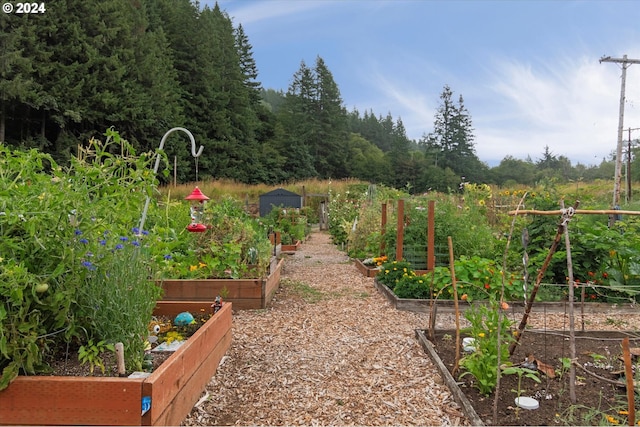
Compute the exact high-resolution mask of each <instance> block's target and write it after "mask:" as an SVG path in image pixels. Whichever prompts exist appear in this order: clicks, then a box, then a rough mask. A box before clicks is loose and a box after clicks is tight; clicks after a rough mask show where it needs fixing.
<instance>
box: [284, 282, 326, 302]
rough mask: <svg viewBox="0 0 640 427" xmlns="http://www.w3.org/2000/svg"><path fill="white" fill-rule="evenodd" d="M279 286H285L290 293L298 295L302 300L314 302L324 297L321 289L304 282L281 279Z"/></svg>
mask: <svg viewBox="0 0 640 427" xmlns="http://www.w3.org/2000/svg"><path fill="white" fill-rule="evenodd" d="M280 286H282V287H285V288H287V289H288V290H289V291H290V292H291V293H293V294H295V295H297V296H299V297H300V298H302V299H303V300H304V302H306V303H309V304H315V303H317V302H319V301H321V300H323V299H324V298H325V294H324V293H323V292H322V291H319V290H317V289H316V288H313V287H311V286H309V285H307V284H306V283H304V282H296V281H293V280H286V279H285V280H282V281H281V282H280Z"/></svg>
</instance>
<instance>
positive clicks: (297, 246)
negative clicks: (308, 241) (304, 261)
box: [280, 240, 302, 252]
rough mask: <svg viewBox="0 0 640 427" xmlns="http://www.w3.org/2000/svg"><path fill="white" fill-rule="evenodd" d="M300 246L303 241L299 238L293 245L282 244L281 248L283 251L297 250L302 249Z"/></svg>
mask: <svg viewBox="0 0 640 427" xmlns="http://www.w3.org/2000/svg"><path fill="white" fill-rule="evenodd" d="M300 246H302V242H301V241H300V240H298V241H296V243H294V244H293V245H280V250H281V251H282V252H295V251H297V250H298V249H300Z"/></svg>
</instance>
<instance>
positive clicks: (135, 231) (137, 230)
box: [131, 227, 140, 234]
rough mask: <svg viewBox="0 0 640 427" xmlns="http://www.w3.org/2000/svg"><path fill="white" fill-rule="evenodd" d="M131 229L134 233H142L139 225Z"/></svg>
mask: <svg viewBox="0 0 640 427" xmlns="http://www.w3.org/2000/svg"><path fill="white" fill-rule="evenodd" d="M131 231H132V232H133V234H140V229H139V228H138V227H133V228H132V229H131Z"/></svg>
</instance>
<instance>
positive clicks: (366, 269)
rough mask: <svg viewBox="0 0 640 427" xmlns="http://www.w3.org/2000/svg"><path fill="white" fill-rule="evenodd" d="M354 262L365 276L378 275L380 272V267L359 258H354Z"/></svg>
mask: <svg viewBox="0 0 640 427" xmlns="http://www.w3.org/2000/svg"><path fill="white" fill-rule="evenodd" d="M354 263H355V265H356V268H357V269H358V271H359V272H360V273H362V274H363V275H364V277H376V275H377V274H378V273H379V272H380V269H378V268H375V267H371V266H368V265H364V264H363V263H362V261H361V260H359V259H356V260H354Z"/></svg>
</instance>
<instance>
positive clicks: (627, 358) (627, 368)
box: [622, 337, 636, 426]
mask: <svg viewBox="0 0 640 427" xmlns="http://www.w3.org/2000/svg"><path fill="white" fill-rule="evenodd" d="M622 358H623V359H624V376H625V379H626V380H627V404H628V405H629V415H628V417H627V419H628V421H629V423H628V424H629V425H630V426H633V425H635V422H636V403H635V389H634V384H633V370H632V369H631V353H630V352H629V337H625V338H623V339H622Z"/></svg>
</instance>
